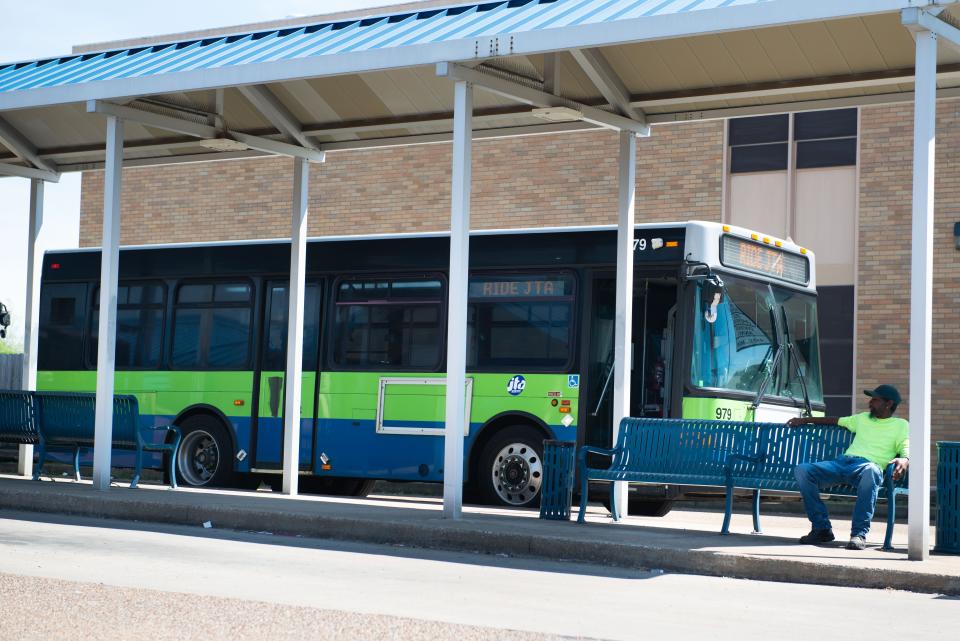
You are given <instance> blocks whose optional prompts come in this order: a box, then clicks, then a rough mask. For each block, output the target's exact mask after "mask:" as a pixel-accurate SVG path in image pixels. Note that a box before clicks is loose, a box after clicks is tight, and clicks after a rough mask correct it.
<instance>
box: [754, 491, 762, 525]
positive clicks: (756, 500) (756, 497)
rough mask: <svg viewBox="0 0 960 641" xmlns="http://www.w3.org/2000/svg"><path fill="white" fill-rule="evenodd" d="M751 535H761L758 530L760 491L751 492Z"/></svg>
mask: <svg viewBox="0 0 960 641" xmlns="http://www.w3.org/2000/svg"><path fill="white" fill-rule="evenodd" d="M753 533H754V534H762V533H763V532H762V531H761V530H760V490H754V491H753Z"/></svg>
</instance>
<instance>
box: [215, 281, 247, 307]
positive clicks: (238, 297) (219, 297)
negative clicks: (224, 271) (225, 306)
mask: <svg viewBox="0 0 960 641" xmlns="http://www.w3.org/2000/svg"><path fill="white" fill-rule="evenodd" d="M213 300H214V301H216V302H218V303H246V302H248V301H249V300H250V285H247V284H245V283H224V284H221V285H217V289H216V292H215V293H214V296H213Z"/></svg>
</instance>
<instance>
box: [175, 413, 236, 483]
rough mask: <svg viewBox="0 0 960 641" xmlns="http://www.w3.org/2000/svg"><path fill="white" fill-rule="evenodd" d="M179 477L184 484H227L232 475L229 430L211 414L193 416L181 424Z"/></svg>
mask: <svg viewBox="0 0 960 641" xmlns="http://www.w3.org/2000/svg"><path fill="white" fill-rule="evenodd" d="M180 428H181V429H182V430H183V440H182V441H181V442H180V449H179V450H178V451H177V477H178V479H179V481H180V482H181V483H183V484H184V485H192V486H194V487H202V486H207V485H227V484H228V483H229V482H230V479H231V478H232V476H233V469H232V463H233V461H232V460H231V455H230V451H231V448H230V439H229V438H228V436H227V430H226V429H224V427H223V425H222V424H221V423H220V422H219V421H217V420H216V419H214V418H211V417H209V416H192V417H190V418H188V419H187V420H185V421H183V423H182V424H181V425H180Z"/></svg>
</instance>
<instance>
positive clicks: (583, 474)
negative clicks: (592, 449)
mask: <svg viewBox="0 0 960 641" xmlns="http://www.w3.org/2000/svg"><path fill="white" fill-rule="evenodd" d="M170 468H171V469H170V473H171V477H170V478H172V479H173V482H174V483H176V482H177V480H176V477H175V476H172V474H173V465H171V466H170ZM588 485H589V483H588V482H587V471H586V470H584V469H581V470H580V513H579V514H577V523H583V522H584V521H586V518H587V499H588V498H589V495H588Z"/></svg>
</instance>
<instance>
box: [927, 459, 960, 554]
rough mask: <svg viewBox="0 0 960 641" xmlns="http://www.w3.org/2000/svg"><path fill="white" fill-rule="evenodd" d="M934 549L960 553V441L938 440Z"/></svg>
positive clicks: (935, 550)
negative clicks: (935, 537) (935, 539)
mask: <svg viewBox="0 0 960 641" xmlns="http://www.w3.org/2000/svg"><path fill="white" fill-rule="evenodd" d="M933 551H934V552H946V553H949V554H960V443H954V442H948V441H940V442H938V443H937V541H936V545H935V546H934V548H933Z"/></svg>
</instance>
